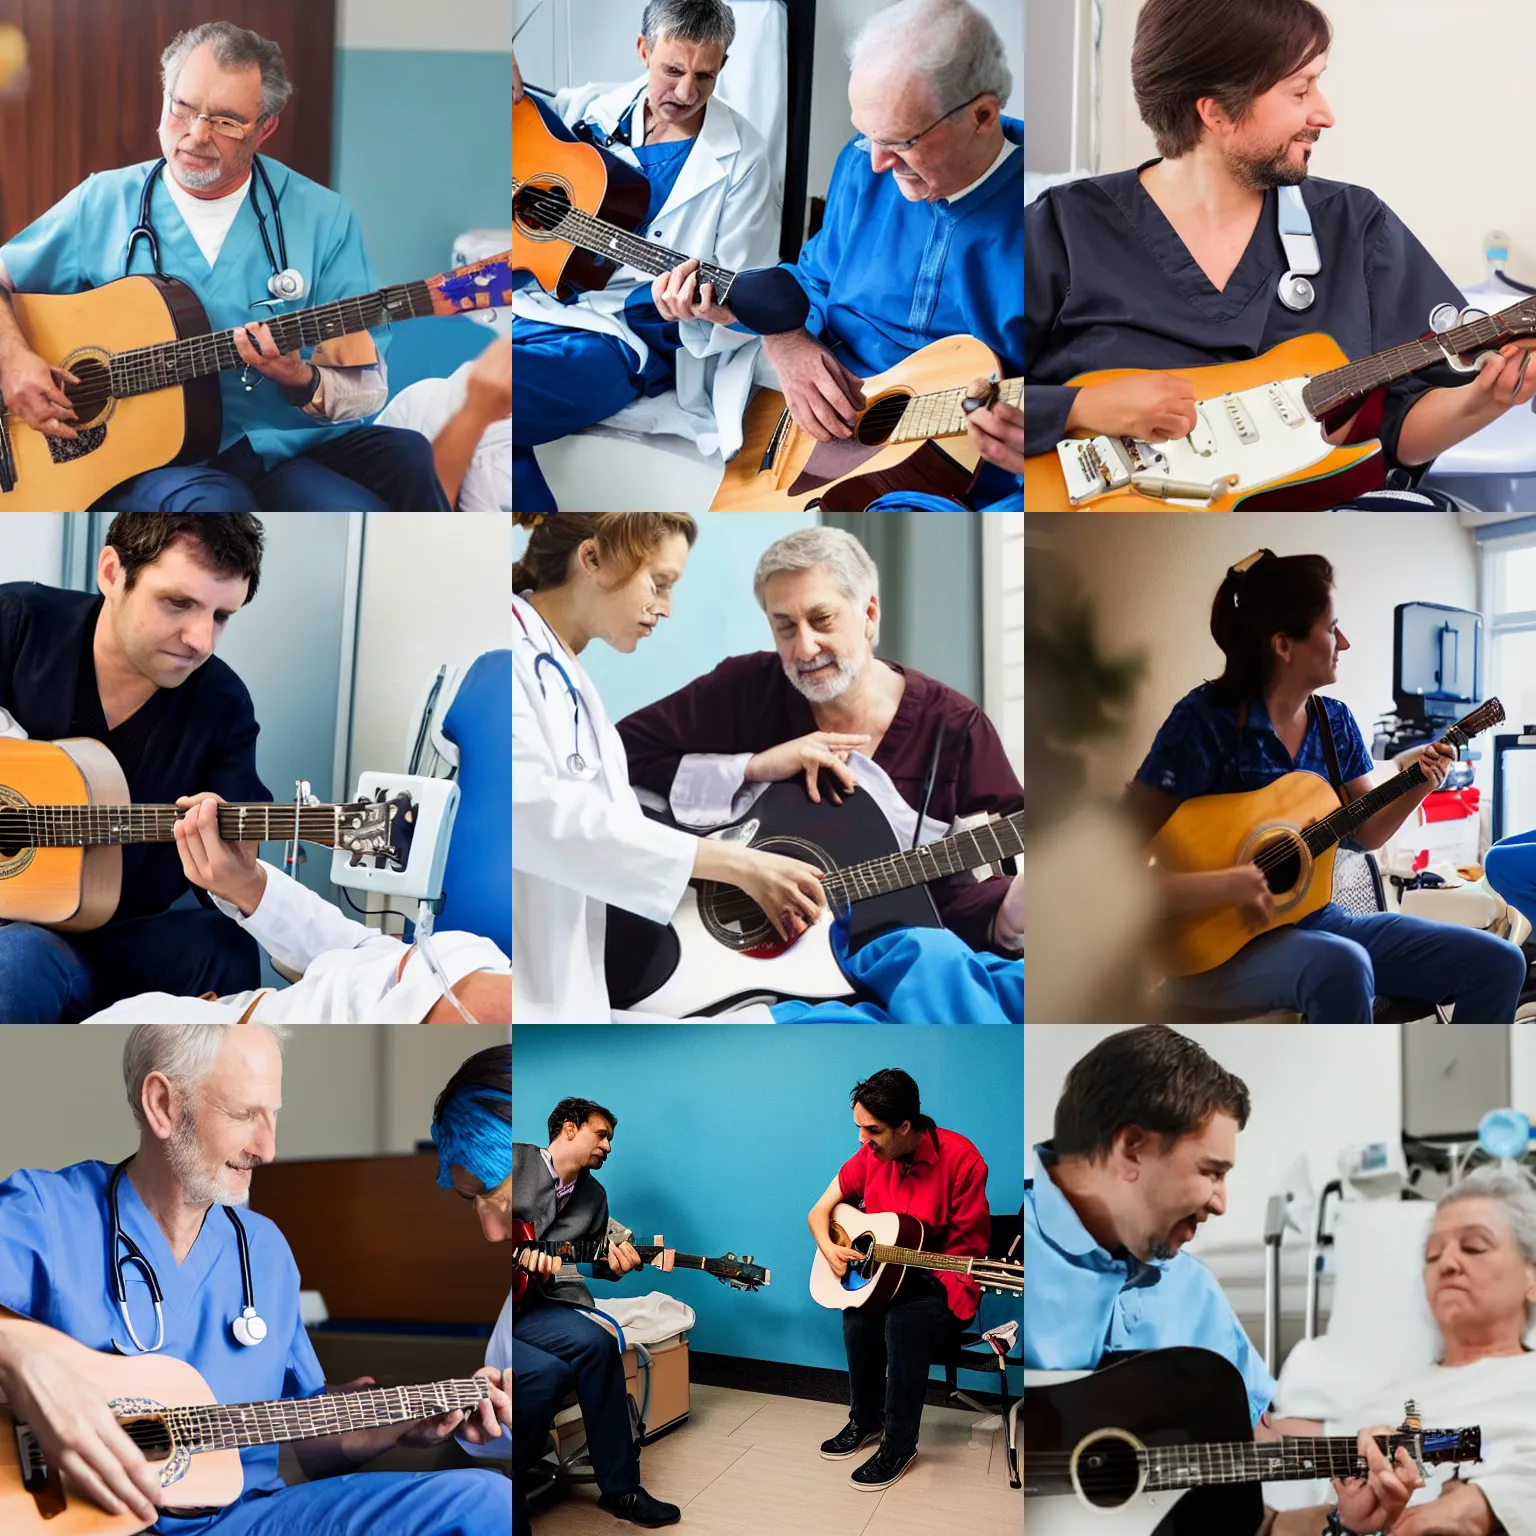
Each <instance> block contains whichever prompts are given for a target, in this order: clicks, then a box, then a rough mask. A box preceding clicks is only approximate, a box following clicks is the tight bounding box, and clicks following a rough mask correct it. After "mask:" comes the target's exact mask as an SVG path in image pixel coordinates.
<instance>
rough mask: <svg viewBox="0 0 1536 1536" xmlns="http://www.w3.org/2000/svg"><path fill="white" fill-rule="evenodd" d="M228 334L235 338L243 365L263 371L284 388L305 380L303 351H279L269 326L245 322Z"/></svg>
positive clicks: (292, 386) (256, 322)
mask: <svg viewBox="0 0 1536 1536" xmlns="http://www.w3.org/2000/svg"><path fill="white" fill-rule="evenodd" d="M231 334H232V335H233V336H234V338H235V351H236V352H238V353H239V354H240V361H241V362H242V363H244V364H245V365H246V367H248V368H254V369H255V370H256V371H257V373H261V374H265V375H266V376H267V377H268V378H269V379H271V380H272V382H273V383H274V384H281V385H282V386H283V388H284V389H297V388H298V386H299V385H300V384H307V383H309V380H310V373H309V367H310V365H309V364H308V363H306V362H305V361H304V357H303V354H302V353H299V352H279V351H278V350H277V343H276V342H275V341H274V340H273V339H272V331H271V328H270V327H269V326H266V325H263V324H262V323H261V322H259V321H252V322H251V323H250V324H249V325H239V326H236V327H235V329H234V331H233V332H232V333H231Z"/></svg>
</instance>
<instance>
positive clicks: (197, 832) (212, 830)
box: [173, 791, 267, 917]
mask: <svg viewBox="0 0 1536 1536" xmlns="http://www.w3.org/2000/svg"><path fill="white" fill-rule="evenodd" d="M223 803H224V802H223V800H222V799H220V797H219V796H218V795H214V794H209V793H207V792H206V791H205V792H204V793H202V794H199V795H183V796H182V797H181V799H180V800H178V801H177V802H176V804H177V805H178V806H187V807H189V809H188V811H187V814H186V815H185V816H183V817H182V818H181V820H180V821H178V822H177V823H176V825H175V828H174V829H173V830H174V832H175V836H176V852H177V853H178V854H179V855H180V856H181V867H182V869H183V870H185V871H186V876H187V879H188V880H190V881H191V882H192V884H193V885H200V886H202V888H203V889H204V890H205V891H207V892H209V893H210V894H211V895H214V896H218V897H221V898H222V899H223V900H225V901H227V902H229V903H230V904H231V905H232V906H236V907H239V909H240V911H241V913H242V914H243V915H244V916H246V917H249V916H250V915H251V913H253V912H254V911H255V910H256V908H257V907H259V906H260V905H261V895H262V892H263V891H265V890H266V888H267V872H266V870H264V869H263V868H262V867H261V865H260V864H259V863H257V861H256V850H257V849H258V848H260V846H261V844H260V843H226V842H225V841H224V839H223V838H221V837H220V836H219V807H220V806H221V805H223Z"/></svg>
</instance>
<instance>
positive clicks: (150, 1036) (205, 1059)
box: [123, 1023, 288, 1130]
mask: <svg viewBox="0 0 1536 1536" xmlns="http://www.w3.org/2000/svg"><path fill="white" fill-rule="evenodd" d="M240 1027H242V1026H240V1025H237V1024H234V1023H230V1024H136V1025H135V1026H134V1027H133V1029H132V1030H130V1031H129V1034H128V1042H127V1044H126V1045H124V1047H123V1087H124V1088H126V1089H127V1090H128V1107H129V1108H130V1109H131V1110H132V1111H133V1118H134V1120H135V1121H136V1122H137V1123H138V1126H139V1129H140V1130H144V1129H146V1128H147V1127H146V1122H145V1119H144V1103H143V1100H144V1080H145V1079H146V1078H147V1077H148V1076H149V1075H150V1074H151V1073H152V1072H158V1073H160V1074H161V1075H162V1076H163V1077H165V1078H168V1079H169V1080H170V1083H171V1086H172V1087H173V1088H175V1090H176V1091H177V1093H179V1094H181V1096H182V1097H183V1098H186V1099H191V1098H193V1097H195V1096H196V1093H197V1090H198V1088H199V1087H200V1086H201V1084H202V1082H203V1079H204V1078H206V1077H207V1076H208V1074H209V1073H210V1072H211V1071H212V1070H213V1064H214V1062H215V1061H217V1060H218V1056H219V1049H220V1047H221V1046H222V1045H223V1044H224V1040H225V1037H226V1035H227V1034H228V1032H229V1031H230V1030H231V1029H237V1028H240ZM244 1027H245V1028H248V1029H264V1030H266V1031H267V1032H268V1034H270V1035H272V1036H273V1037H274V1038H275V1039H276V1041H277V1048H278V1050H279V1051H281V1050H282V1048H283V1041H284V1040H286V1039H287V1038H288V1030H287V1029H286V1028H285V1027H284V1026H283V1025H281V1024H249V1025H246V1026H244Z"/></svg>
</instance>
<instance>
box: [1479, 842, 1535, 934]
mask: <svg viewBox="0 0 1536 1536" xmlns="http://www.w3.org/2000/svg"><path fill="white" fill-rule="evenodd" d="M1483 873H1484V874H1485V875H1487V876H1488V884H1489V885H1491V886H1492V887H1493V888H1494V890H1496V891H1497V892H1498V893H1499V895H1500V896H1502V897H1503V898H1504V900H1505V901H1507V902H1508V903H1509V904H1510V906H1512V907H1513V908H1514V909H1515V911H1517V912H1518V913H1519V914H1520V915H1521V916H1522V917H1524V918H1525V919H1526V921H1527V922H1529V923H1530V924H1531V926H1532V927H1533V928H1536V832H1515V833H1512V834H1511V835H1510V836H1509V837H1501V838H1500V839H1499V840H1498V842H1496V843H1495V844H1494V845H1493V847H1492V848H1490V849H1489V850H1488V856H1487V857H1486V858H1485V859H1484V860H1483Z"/></svg>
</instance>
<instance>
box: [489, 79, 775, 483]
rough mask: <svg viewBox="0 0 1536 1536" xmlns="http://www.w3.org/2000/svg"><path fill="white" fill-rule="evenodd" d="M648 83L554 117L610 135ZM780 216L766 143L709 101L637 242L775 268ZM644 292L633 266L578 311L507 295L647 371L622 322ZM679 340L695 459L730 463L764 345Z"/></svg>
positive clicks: (721, 334) (638, 343)
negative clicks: (588, 334)
mask: <svg viewBox="0 0 1536 1536" xmlns="http://www.w3.org/2000/svg"><path fill="white" fill-rule="evenodd" d="M644 81H645V76H643V75H642V76H641V77H640V78H639V79H637V80H630V81H628V82H626V83H625V84H623V85H583V86H574V87H571V88H569V89H566V90H563V91H560V92H558V93H557V94H556V96H555V100H554V106H555V110H556V111H557V112H558V113H559V115H560V118H561V120H562V121H563V122H565V123H566V124H567V125H571V124H574V123H577V122H580V121H582V120H583V119H585V120H586V121H588V122H590V123H593V124H595V125H596V126H597V127H598V128H600V129H601V131H602V133H603V134H609V133H611V132H612V131H613V130H614V129H615V128H616V127H617V126H618V123H619V119H620V117H621V116H622V115H623V114H624V112H625V110H626V109H627V108H628V107H629V105H630V103H631V102H632V101H633V100H634V99H635V93H636V92H637V91H639V90H640V88H641V86H642V84H643V83H644ZM639 110H640V111H641V112H643V111H644V108H643V107H641V108H640V109H639ZM608 153H609V154H612V155H617V156H618V157H619V158H620V159H621V160H624V161H626V162H627V163H628V164H630V165H638V162H637V161H636V159H635V157H634V155H633V153H632V152H631V151H630V150H629V149H628V147H627V146H625V145H623V144H619V143H615V144H613V145H611V146H609V149H608ZM782 216H783V196H782V193H781V191H780V189H779V188H778V187H777V185H776V184H775V180H774V175H773V168H772V166H771V164H770V162H769V157H768V147H767V145H766V144H765V143H764V142H763V137H762V135H761V134H760V133H759V132H758V131H757V129H755V128H754V127H753V126H752V124H751V123H749V122H748V121H747V120H746V118H744V117H742V116H741V114H740V113H738V112H736V111H734V110H732V108H731V107H729V106H728V105H727V104H726V103H725V102H724V101H722V100H721V99H720V97H719V96H712V97H711V98H710V101H709V104H708V106H706V107H705V109H704V121H703V124H702V125H701V126H700V129H699V135H698V139H697V141H696V142H695V144H694V146H693V149H692V151H691V152H690V153H689V155H688V158H687V159H686V160H685V161H684V162H683V168H682V170H681V171H680V172H679V173H678V177H677V181H676V183H675V184H674V185H673V187H672V191H671V192H670V193H669V194H668V197H667V200H666V202H665V203H664V204H663V205H662V209H661V212H660V213H659V214H658V215H657V216H656V218H655V220H654V221H653V222H652V223H651V224H650V225H649V226H648V227H647V228H645V229H643V230H640V231H638V233H640V234H642V235H643V236H644V237H645V238H646V239H648V240H653V241H655V242H656V243H657V244H659V245H664V246H666V247H668V249H670V250H674V251H683V252H685V253H686V254H688V255H690V256H698V257H700V258H701V259H704V260H708V261H712V262H714V263H715V265H717V266H722V267H728V268H729V269H730V270H731V271H733V272H740V271H745V270H749V269H751V268H754V267H771V266H773V265H775V264H776V263H777V261H778V259H779V225H780V221H781V219H782ZM641 283H643V284H644V285H645V286H646V287H649V286H650V284H651V279H650V278H649V277H647V276H646V275H645V274H644V273H643V272H640V271H639V270H637V269H636V268H634V267H620V268H619V269H618V270H617V271H616V272H615V273H614V274H613V276H612V278H610V279H609V282H608V286H607V287H606V288H600V289H597V290H596V291H594V292H591V293H585V294H583V295H582V296H581V298H580V299H579V300H578V301H577V302H576V303H574V304H560V303H557V302H556V301H555V300H554V299H552V298H551V297H550V296H549V295H548V294H547V293H544V292H542V291H541V290H539V289H538V288H532V287H530V288H523V289H520V290H519V291H518V292H516V293H515V294H513V296H512V311H513V313H514V314H515V315H522V316H523V317H524V318H525V319H529V320H540V321H543V322H544V323H545V324H547V325H563V326H569V327H570V328H571V329H573V330H584V331H601V332H603V333H604V334H606V335H609V336H617V337H618V338H619V339H620V340H621V341H622V342H624V344H625V345H626V346H627V347H629V348H630V350H631V351H633V352H634V353H635V355H636V357H637V358H638V359H639V365H640V366H641V367H643V366H644V364H645V360H646V356H647V353H648V350H649V349H648V348H647V347H646V344H645V342H643V341H642V340H641V339H640V337H638V336H637V335H635V333H634V332H633V331H632V330H631V329H630V328H629V326H628V325H626V324H625V323H624V301H625V299H626V298H628V296H629V295H630V294H631V293H633V292H634V290H635V287H636V285H637V284H641ZM679 335H680V336H681V338H682V343H683V345H682V347H681V349H680V350H679V351H678V353H677V359H676V368H677V400H678V404H679V406H680V407H681V408H682V410H683V411H684V412H685V413H686V415H687V416H688V417H689V418H691V419H692V421H693V422H694V424H695V425H696V427H697V432H696V434H695V436H696V441H697V442H698V445H699V451H700V452H701V453H706V454H708V453H713V452H714V451H715V450H716V449H717V448H718V449H719V450H720V451H721V453H722V454H723V456H724V457H725V458H730V457H731V456H732V455H733V454H735V453H736V452H737V451H738V450H739V449H740V447H741V418H742V413H743V412H744V411H745V410H746V405H747V397H748V395H749V394H750V393H751V389H752V370H753V366H754V363H755V361H756V358H757V355H758V353H759V351H760V350H761V342H760V340H759V338H758V337H756V336H750V335H747V334H746V333H744V332H742V331H736V330H732V329H731V328H730V327H728V326H719V325H712V324H711V323H710V322H709V321H707V320H687V321H684V322H683V323H682V324H681V325H680V327H679Z"/></svg>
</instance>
